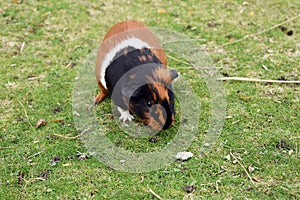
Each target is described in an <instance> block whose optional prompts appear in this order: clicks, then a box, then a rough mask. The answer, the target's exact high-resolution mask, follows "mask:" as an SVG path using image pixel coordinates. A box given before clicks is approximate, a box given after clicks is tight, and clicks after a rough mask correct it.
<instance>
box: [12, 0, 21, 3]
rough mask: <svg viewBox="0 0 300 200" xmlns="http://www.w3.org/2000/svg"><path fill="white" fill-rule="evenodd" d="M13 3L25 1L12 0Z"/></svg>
mask: <svg viewBox="0 0 300 200" xmlns="http://www.w3.org/2000/svg"><path fill="white" fill-rule="evenodd" d="M11 1H12V2H13V3H19V4H20V3H22V2H23V0H11Z"/></svg>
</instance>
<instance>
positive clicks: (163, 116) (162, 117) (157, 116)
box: [149, 104, 167, 130]
mask: <svg viewBox="0 0 300 200" xmlns="http://www.w3.org/2000/svg"><path fill="white" fill-rule="evenodd" d="M150 117H151V118H152V119H151V123H150V124H149V125H150V127H151V128H152V129H155V130H161V129H162V128H163V127H164V126H165V123H166V120H167V112H166V109H165V108H164V107H163V106H162V105H160V104H155V105H153V106H151V108H150Z"/></svg>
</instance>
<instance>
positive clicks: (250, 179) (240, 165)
mask: <svg viewBox="0 0 300 200" xmlns="http://www.w3.org/2000/svg"><path fill="white" fill-rule="evenodd" d="M230 155H231V156H232V157H233V158H234V159H235V160H236V161H237V162H238V163H239V165H240V166H241V167H242V168H243V170H244V171H245V172H246V174H247V176H248V178H249V180H250V181H251V183H252V184H253V185H254V184H255V183H254V181H253V180H252V178H251V176H250V174H249V173H248V171H247V169H246V168H245V167H244V165H243V164H242V163H241V162H240V161H239V160H238V159H237V158H236V157H235V156H234V155H233V154H232V153H231V152H230Z"/></svg>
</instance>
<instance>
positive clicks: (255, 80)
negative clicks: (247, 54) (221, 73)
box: [218, 77, 300, 84]
mask: <svg viewBox="0 0 300 200" xmlns="http://www.w3.org/2000/svg"><path fill="white" fill-rule="evenodd" d="M218 81H249V82H261V83H283V84H288V83H289V84H300V81H281V80H265V79H256V78H245V77H222V78H218Z"/></svg>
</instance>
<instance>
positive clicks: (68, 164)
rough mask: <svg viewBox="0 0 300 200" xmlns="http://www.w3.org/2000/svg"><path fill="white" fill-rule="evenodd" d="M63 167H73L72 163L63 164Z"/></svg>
mask: <svg viewBox="0 0 300 200" xmlns="http://www.w3.org/2000/svg"><path fill="white" fill-rule="evenodd" d="M62 166H63V167H70V166H72V163H65V164H63V165H62Z"/></svg>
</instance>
